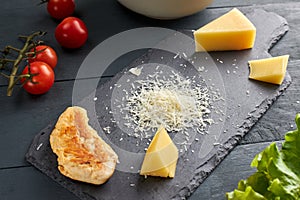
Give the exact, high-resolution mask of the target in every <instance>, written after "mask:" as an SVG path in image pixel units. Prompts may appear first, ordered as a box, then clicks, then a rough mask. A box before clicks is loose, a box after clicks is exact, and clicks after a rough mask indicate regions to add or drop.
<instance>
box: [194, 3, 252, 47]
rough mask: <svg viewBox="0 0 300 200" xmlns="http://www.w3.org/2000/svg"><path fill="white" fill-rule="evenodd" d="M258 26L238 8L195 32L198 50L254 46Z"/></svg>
mask: <svg viewBox="0 0 300 200" xmlns="http://www.w3.org/2000/svg"><path fill="white" fill-rule="evenodd" d="M255 36H256V28H255V26H254V25H253V24H252V23H251V22H250V20H249V19H248V18H247V17H246V16H245V15H243V13H241V12H240V11H239V10H238V9H237V8H234V9H232V10H231V11H229V12H228V13H226V14H224V15H222V16H221V17H219V18H217V19H215V20H213V21H212V22H210V23H208V24H206V25H205V26H203V27H201V28H200V29H198V30H197V31H195V32H194V39H195V43H196V52H199V51H226V50H242V49H249V48H252V47H253V45H254V42H255Z"/></svg>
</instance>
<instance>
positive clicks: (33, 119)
mask: <svg viewBox="0 0 300 200" xmlns="http://www.w3.org/2000/svg"><path fill="white" fill-rule="evenodd" d="M37 3H38V0H26V1H25V0H21V1H20V0H10V1H3V2H2V5H1V7H0V27H1V28H0V48H3V47H4V46H5V45H7V44H11V45H16V46H18V45H20V43H19V41H18V40H17V35H18V34H24V33H30V32H32V31H34V30H39V29H47V32H48V35H47V36H46V37H45V39H46V42H47V43H48V44H49V45H50V46H53V47H54V48H55V49H56V50H57V53H58V55H60V57H59V64H58V66H57V68H56V69H55V72H56V82H55V84H54V86H53V88H52V89H51V90H50V91H49V93H47V94H45V95H42V96H38V97H36V96H31V95H28V94H27V93H26V92H24V91H23V90H21V89H18V88H16V90H15V91H14V95H13V96H12V97H6V86H7V83H6V82H5V81H4V80H3V79H2V77H1V78H0V109H1V110H0V157H1V160H0V199H1V200H19V199H28V200H37V199H43V200H48V199H49V200H53V199H59V200H70V199H78V198H77V197H76V196H74V195H73V194H71V193H70V192H69V191H67V190H65V189H64V188H62V187H61V186H59V185H58V184H56V183H55V182H54V181H52V180H51V179H50V178H48V177H47V176H46V175H44V174H42V173H41V172H39V171H38V170H36V169H35V168H34V167H32V166H31V165H30V164H28V163H27V162H26V161H25V158H24V155H25V153H26V152H27V149H28V147H29V145H30V143H31V141H32V139H33V137H34V136H35V134H36V133H38V131H39V130H41V129H42V128H44V127H45V126H46V125H47V124H48V123H49V122H51V121H52V120H54V119H56V118H57V116H58V115H59V114H60V113H61V112H62V111H63V110H64V109H65V108H66V107H67V106H69V105H71V104H72V87H73V84H74V79H75V77H76V73H77V70H78V68H79V66H80V64H81V62H82V61H83V59H84V58H85V56H86V55H87V54H88V53H89V51H90V50H91V49H93V47H94V46H95V45H97V44H98V43H100V42H101V41H103V40H105V39H106V38H108V37H110V36H112V35H114V34H117V33H119V32H122V31H125V30H128V29H131V28H137V27H146V26H158V27H166V28H172V29H196V28H198V27H199V26H200V25H203V24H205V23H207V22H208V21H209V20H210V19H212V18H214V17H217V16H219V15H221V14H223V13H225V12H227V11H228V10H230V9H231V8H232V7H242V8H243V9H248V8H249V9H251V8H262V9H265V10H267V11H269V12H275V13H277V14H278V15H281V16H282V17H284V18H286V20H287V21H288V23H289V29H290V30H289V32H288V33H287V34H286V35H285V36H284V37H283V38H282V39H281V40H280V41H279V42H278V44H276V46H274V47H273V48H272V49H270V53H271V55H273V56H277V55H283V54H289V55H290V62H289V66H288V71H289V73H290V75H291V77H292V79H293V81H292V84H291V85H290V87H289V88H288V89H287V90H286V91H285V92H284V94H283V95H282V96H280V97H279V99H278V100H277V101H276V102H275V103H274V104H273V105H272V107H271V108H270V109H269V110H268V111H267V112H266V113H265V115H264V116H263V117H262V118H261V119H260V120H259V121H258V122H257V123H256V124H255V125H254V127H253V128H252V129H251V130H250V132H249V133H248V134H247V135H246V136H245V138H243V140H242V141H241V142H240V144H239V145H238V146H237V147H236V148H235V149H234V150H233V151H232V152H231V153H230V154H229V155H228V156H227V157H226V158H225V159H224V160H223V161H222V163H221V164H220V165H219V166H218V167H217V168H216V169H215V170H214V171H213V172H212V174H211V175H210V176H209V177H208V178H207V179H206V180H205V181H204V183H203V184H202V185H201V186H200V187H199V188H198V189H197V190H196V192H194V193H193V194H192V195H191V197H190V198H189V199H193V200H196V199H204V200H207V199H215V200H219V199H225V196H224V195H225V192H227V191H231V190H233V189H234V188H235V187H236V186H237V183H238V181H239V180H240V179H242V178H246V177H247V176H249V175H250V174H251V173H252V172H253V171H254V169H251V168H250V166H249V165H250V162H251V160H252V158H253V157H254V155H255V154H257V153H258V152H259V151H261V150H262V149H263V148H264V147H266V146H267V145H268V144H269V143H270V142H272V141H277V142H279V143H280V142H281V141H282V139H283V137H284V133H285V132H287V131H289V130H292V129H294V128H295V125H294V117H295V115H296V113H297V112H299V111H300V103H299V101H300V90H299V88H300V81H299V80H300V69H298V68H299V67H300V59H299V55H300V50H299V48H300V37H299V33H300V2H299V1H298V0H265V1H260V0H253V1H243V0H236V1H230V0H215V1H214V3H213V4H212V5H211V6H209V7H208V8H207V9H205V10H204V11H202V12H199V13H197V14H195V15H192V16H189V17H185V18H182V19H178V20H170V21H159V20H153V19H149V18H146V17H143V16H140V15H138V14H135V13H132V12H131V11H129V10H127V9H125V8H123V7H122V6H121V5H120V4H118V3H117V1H112V0H85V1H76V3H77V11H76V13H75V14H76V16H79V17H80V18H82V19H83V20H84V21H85V22H86V24H87V26H88V27H89V31H90V33H89V40H88V42H87V43H86V45H85V46H84V47H83V48H81V49H78V50H76V51H66V50H65V49H62V48H60V47H59V45H58V44H57V43H56V41H55V39H54V35H53V32H54V30H55V27H56V25H57V23H58V22H57V21H55V20H53V19H51V18H50V17H49V16H48V14H47V12H46V9H45V6H37ZM262 20H263V19H262ZM62 55H63V56H62ZM132 59H134V58H132ZM130 61H131V60H130V59H128V58H127V60H125V62H127V64H129V63H130ZM125 64H126V63H125ZM121 67H122V66H121V64H120V65H119V66H117V67H115V68H114V69H113V70H110V71H108V72H106V74H104V75H105V78H104V79H103V81H105V80H106V79H109V78H110V77H112V76H114V74H116V73H117V72H118V71H120V69H121Z"/></svg>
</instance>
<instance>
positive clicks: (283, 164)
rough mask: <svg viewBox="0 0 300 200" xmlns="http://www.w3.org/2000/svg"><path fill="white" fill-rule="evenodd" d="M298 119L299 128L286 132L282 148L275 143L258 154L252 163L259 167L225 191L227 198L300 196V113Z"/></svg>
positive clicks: (289, 198) (290, 199)
mask: <svg viewBox="0 0 300 200" xmlns="http://www.w3.org/2000/svg"><path fill="white" fill-rule="evenodd" d="M295 121H296V124H297V129H296V130H294V131H290V132H288V133H286V135H285V142H284V143H283V145H282V148H281V150H279V149H278V147H277V146H276V143H272V144H270V145H269V146H268V147H267V148H265V149H264V150H263V151H262V152H260V153H259V154H257V155H256V156H255V158H254V159H253V161H252V163H251V166H252V167H256V168H257V171H256V172H255V173H254V174H253V175H251V176H250V177H248V178H247V179H246V180H241V181H240V182H239V183H238V188H237V189H235V190H234V191H232V192H229V193H226V197H227V199H228V200H248V199H249V200H252V199H253V200H256V199H257V200H297V199H300V114H297V115H296V119H295ZM297 144H298V145H297Z"/></svg>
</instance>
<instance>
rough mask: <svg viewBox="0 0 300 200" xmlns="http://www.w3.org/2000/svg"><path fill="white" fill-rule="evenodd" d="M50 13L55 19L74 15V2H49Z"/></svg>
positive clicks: (71, 0) (54, 0) (57, 0)
mask: <svg viewBox="0 0 300 200" xmlns="http://www.w3.org/2000/svg"><path fill="white" fill-rule="evenodd" d="M47 10H48V13H49V14H50V15H51V16H52V17H53V18H55V19H64V18H66V17H69V16H71V15H72V14H73V12H74V10H75V3H74V0H48V4H47Z"/></svg>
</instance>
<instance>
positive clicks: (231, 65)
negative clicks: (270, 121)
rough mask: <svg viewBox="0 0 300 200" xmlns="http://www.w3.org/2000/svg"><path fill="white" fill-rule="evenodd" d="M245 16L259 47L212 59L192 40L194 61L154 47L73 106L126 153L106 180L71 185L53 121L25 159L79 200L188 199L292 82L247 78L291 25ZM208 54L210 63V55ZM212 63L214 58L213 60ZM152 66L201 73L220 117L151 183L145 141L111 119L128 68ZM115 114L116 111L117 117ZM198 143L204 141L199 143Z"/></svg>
mask: <svg viewBox="0 0 300 200" xmlns="http://www.w3.org/2000/svg"><path fill="white" fill-rule="evenodd" d="M246 15H247V17H248V18H249V19H250V20H251V21H252V22H253V23H254V25H255V26H256V28H257V37H256V43H255V47H254V48H253V49H251V50H244V51H228V52H212V53H210V54H209V55H207V54H199V53H198V54H194V53H193V52H192V50H193V48H192V47H191V46H193V43H192V42H191V43H186V44H183V45H182V49H185V51H184V52H186V55H187V57H188V58H186V59H184V57H185V56H184V54H180V56H179V55H175V56H174V54H172V53H170V52H167V51H163V50H159V49H151V50H149V51H148V52H147V53H146V54H145V55H143V56H142V57H140V58H137V60H135V61H134V62H133V63H132V64H131V65H130V66H128V67H126V68H125V69H124V70H123V71H122V72H120V73H118V74H117V75H116V76H115V77H113V78H112V79H111V80H110V81H109V82H107V83H105V84H104V85H100V86H99V87H98V88H97V90H96V91H95V92H94V93H92V94H91V95H89V96H88V97H86V98H85V99H84V100H83V101H80V102H74V104H76V105H80V106H82V107H85V108H86V109H87V110H88V113H89V117H90V124H91V126H92V127H94V128H95V129H96V130H97V131H98V133H99V134H100V136H101V137H103V138H104V139H105V140H106V141H107V142H108V143H110V144H111V145H112V147H113V148H115V149H121V150H124V151H126V153H125V154H124V152H122V151H119V150H117V153H119V157H120V163H119V164H118V167H117V170H116V171H115V173H114V175H113V176H112V178H111V179H110V180H109V181H108V182H107V183H105V184H103V185H101V186H94V185H90V184H85V183H81V182H77V181H73V180H70V179H68V178H66V177H64V176H62V175H61V174H60V173H59V172H58V170H57V161H56V156H55V155H54V154H53V153H52V151H51V148H50V144H49V135H50V133H51V131H52V129H53V126H54V123H52V124H49V125H48V126H47V127H46V128H45V129H44V130H42V131H41V132H40V133H39V134H37V135H36V137H35V138H34V140H33V143H32V145H31V147H30V148H29V151H28V153H27V155H26V158H27V160H28V162H30V163H31V164H33V165H34V166H35V167H37V168H38V169H39V170H41V171H42V172H43V173H45V174H47V175H48V176H50V177H51V178H52V179H54V180H55V181H56V182H58V183H59V184H61V185H62V186H63V187H65V188H67V189H68V190H70V191H71V192H73V193H74V194H75V195H77V196H78V197H79V198H81V199H185V198H187V197H188V196H189V195H190V194H191V193H192V192H193V191H194V190H195V189H196V188H197V187H198V186H199V185H200V184H201V183H202V182H203V181H204V180H205V178H206V177H207V176H208V175H209V174H210V173H211V171H212V170H213V169H214V168H215V167H216V166H217V165H218V164H219V163H220V162H221V160H222V159H223V158H224V157H225V156H226V155H227V154H228V153H229V152H230V150H232V149H233V148H234V146H235V145H236V144H237V143H238V142H239V141H240V140H241V138H242V137H243V136H244V135H245V134H246V133H247V132H248V131H249V129H250V128H251V127H252V126H253V124H254V123H255V122H256V121H257V120H258V119H259V118H260V117H261V116H262V115H263V114H264V113H265V112H266V110H267V109H268V108H269V107H270V106H271V105H272V103H273V102H274V101H275V100H276V98H277V97H278V96H279V95H280V94H282V92H283V91H284V90H285V89H286V88H287V87H288V86H289V84H290V83H291V78H290V76H289V74H288V73H287V74H286V77H285V80H284V82H283V84H282V85H280V86H276V85H272V84H267V83H262V82H258V81H253V80H249V79H248V75H249V69H248V65H247V61H248V60H251V59H258V58H266V57H270V55H269V54H268V50H269V49H270V48H271V47H272V46H273V45H274V44H275V43H276V42H277V41H278V40H279V39H280V38H281V37H282V36H283V35H284V34H285V33H286V32H287V30H288V25H287V22H286V20H285V19H284V18H282V17H280V16H278V15H276V14H274V13H269V12H266V11H264V10H254V11H252V12H250V13H246ZM187 34H188V35H191V32H187ZM174 37H175V36H174V35H170V36H169V37H167V38H166V39H165V40H163V41H162V42H161V43H159V44H158V46H164V45H169V44H170V41H173V40H174ZM175 39H176V37H175ZM208 56H209V58H207V57H208ZM174 57H175V58H174ZM189 59H190V60H189ZM187 60H188V61H189V62H188V61H187ZM206 60H210V62H208V61H206ZM211 62H213V63H214V64H215V66H216V68H215V69H212V68H210V66H209V64H211ZM153 63H155V65H156V64H157V63H158V64H159V65H160V66H161V68H160V69H163V71H164V72H163V73H166V75H167V74H168V72H170V67H171V68H172V69H174V70H176V71H178V72H180V74H181V75H182V76H183V77H192V76H194V75H195V74H196V75H197V77H196V79H195V81H196V82H197V83H199V84H200V85H201V86H202V87H207V88H209V89H210V94H211V96H213V95H214V94H218V95H217V96H218V97H221V100H220V99H219V100H216V101H214V102H212V105H213V107H214V108H212V110H213V112H212V114H211V116H210V117H212V118H213V119H214V121H215V123H214V124H213V125H211V126H210V127H209V128H208V129H207V130H206V132H207V133H206V134H204V135H201V134H200V135H196V134H194V135H195V136H194V138H193V140H192V143H191V144H190V145H188V147H187V149H186V150H187V151H185V150H183V151H182V152H181V153H180V158H179V160H178V165H177V171H176V176H175V178H174V179H163V178H157V177H148V178H147V179H145V178H144V177H142V176H139V174H138V173H137V172H138V170H139V167H140V164H141V162H142V158H143V157H142V156H143V153H144V148H145V147H146V146H147V141H144V140H143V141H140V140H139V139H137V138H133V137H129V136H127V135H126V134H124V131H123V130H124V127H123V128H122V123H124V121H122V119H119V120H118V123H113V122H112V120H111V118H114V117H115V116H114V115H113V113H114V112H115V110H114V104H113V102H114V101H112V99H113V100H115V99H118V98H120V99H121V98H122V96H124V93H123V92H122V91H123V87H127V86H128V85H129V83H130V82H129V83H127V80H131V79H134V78H136V77H135V76H134V75H133V74H131V73H129V72H128V70H129V69H130V68H132V67H136V66H138V67H141V66H143V70H142V74H141V76H140V77H138V78H143V76H146V75H147V74H151V73H152V72H153V71H155V66H154V64H153ZM192 63H193V64H192ZM195 63H196V64H197V66H198V65H199V64H201V66H198V67H202V65H203V66H204V68H198V69H197V68H195V67H193V65H195ZM118 85H119V86H120V87H119V86H118ZM126 85H127V86H126ZM111 88H113V89H111ZM95 97H97V99H95ZM110 110H113V111H114V112H113V113H111V112H109V111H110ZM108 126H109V127H110V131H111V133H107V131H104V129H103V128H105V127H108ZM120 127H121V128H120ZM171 135H172V137H173V139H174V138H176V133H171ZM121 138H122V141H121ZM195 138H198V139H199V140H198V139H197V140H195ZM137 143H138V145H137ZM179 148H183V147H182V146H180V147H179Z"/></svg>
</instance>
